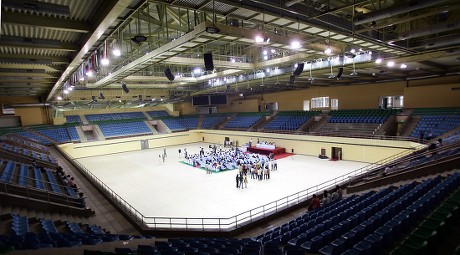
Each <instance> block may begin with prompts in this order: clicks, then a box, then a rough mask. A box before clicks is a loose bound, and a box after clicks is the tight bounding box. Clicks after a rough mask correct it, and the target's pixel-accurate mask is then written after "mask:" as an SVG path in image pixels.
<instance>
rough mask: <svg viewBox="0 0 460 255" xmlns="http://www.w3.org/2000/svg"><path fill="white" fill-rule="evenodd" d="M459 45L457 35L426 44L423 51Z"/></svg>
mask: <svg viewBox="0 0 460 255" xmlns="http://www.w3.org/2000/svg"><path fill="white" fill-rule="evenodd" d="M459 43H460V37H459V36H458V35H453V36H449V37H446V38H444V39H439V40H436V41H434V42H432V43H427V44H425V45H424V46H425V49H434V48H440V47H447V46H451V45H455V44H459Z"/></svg>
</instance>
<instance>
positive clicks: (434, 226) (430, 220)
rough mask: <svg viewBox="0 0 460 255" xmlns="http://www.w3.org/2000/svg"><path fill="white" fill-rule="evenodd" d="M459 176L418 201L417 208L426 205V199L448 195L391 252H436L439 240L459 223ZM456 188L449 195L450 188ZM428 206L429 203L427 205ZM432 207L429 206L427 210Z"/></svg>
mask: <svg viewBox="0 0 460 255" xmlns="http://www.w3.org/2000/svg"><path fill="white" fill-rule="evenodd" d="M458 184H459V181H458V178H455V176H454V177H450V178H448V179H447V180H446V181H445V182H444V183H443V185H439V186H437V187H436V188H435V189H433V190H432V191H430V192H429V193H428V194H427V195H425V196H424V197H422V199H421V200H422V201H420V202H418V201H417V202H416V203H418V205H417V204H416V205H415V206H416V208H417V207H418V208H422V207H423V206H425V203H424V201H423V200H425V201H429V200H432V201H435V200H437V199H438V198H440V199H442V198H443V197H448V198H447V199H446V200H445V201H444V202H442V204H441V205H440V206H439V207H437V208H436V205H435V204H436V203H435V202H433V203H432V204H433V205H434V206H433V207H434V208H436V209H435V210H434V212H432V213H431V214H430V215H429V216H428V217H427V218H425V219H423V220H422V221H421V222H420V223H419V224H418V226H416V228H415V229H414V230H413V231H412V232H411V233H410V234H409V235H408V236H407V237H406V238H405V239H404V240H403V241H402V242H401V243H400V244H399V245H398V246H397V247H396V248H395V249H394V250H393V251H392V252H391V253H390V254H392V255H399V254H436V253H437V248H438V246H439V241H442V240H444V238H445V237H446V235H448V233H447V232H448V231H450V230H452V228H454V227H455V225H458V219H459V217H460V188H458ZM453 189H456V191H455V192H453V194H452V195H450V196H449V195H448V194H449V191H450V190H453ZM426 207H428V205H427V206H426ZM431 209H432V208H429V207H428V208H427V211H429V210H431Z"/></svg>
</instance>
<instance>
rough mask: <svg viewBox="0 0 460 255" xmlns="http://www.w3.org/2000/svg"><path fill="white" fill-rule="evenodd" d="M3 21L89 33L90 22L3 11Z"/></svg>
mask: <svg viewBox="0 0 460 255" xmlns="http://www.w3.org/2000/svg"><path fill="white" fill-rule="evenodd" d="M2 19H3V23H5V24H16V25H22V26H32V27H41V28H46V29H51V30H60V31H66V32H74V33H88V32H89V31H90V30H89V24H86V23H84V22H79V21H73V20H69V19H61V18H54V17H51V16H38V15H29V14H24V13H17V12H15V13H12V12H3V13H2Z"/></svg>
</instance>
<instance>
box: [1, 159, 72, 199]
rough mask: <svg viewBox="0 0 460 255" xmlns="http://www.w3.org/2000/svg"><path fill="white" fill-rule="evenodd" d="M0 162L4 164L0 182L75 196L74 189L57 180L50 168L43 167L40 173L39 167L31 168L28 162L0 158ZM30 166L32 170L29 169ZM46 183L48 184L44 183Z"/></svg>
mask: <svg viewBox="0 0 460 255" xmlns="http://www.w3.org/2000/svg"><path fill="white" fill-rule="evenodd" d="M0 162H1V164H0V166H2V167H3V165H4V167H3V169H0V173H1V175H0V182H4V183H9V184H17V185H19V186H22V187H29V186H30V187H32V188H36V189H40V190H49V191H51V192H54V193H56V194H58V195H64V196H70V197H73V198H77V193H76V192H75V190H74V189H73V188H71V187H68V186H65V185H63V183H62V182H60V181H58V179H57V177H56V175H55V173H54V172H53V171H52V170H51V169H48V168H45V169H43V173H42V170H41V169H40V168H38V167H34V168H32V166H31V165H29V164H25V163H17V162H15V161H13V160H5V159H0ZM31 168H32V172H31V171H30V169H31ZM2 170H3V171H2ZM17 171H19V174H17ZM43 174H44V176H43ZM44 177H45V178H44ZM47 183H48V186H47V185H46V184H47Z"/></svg>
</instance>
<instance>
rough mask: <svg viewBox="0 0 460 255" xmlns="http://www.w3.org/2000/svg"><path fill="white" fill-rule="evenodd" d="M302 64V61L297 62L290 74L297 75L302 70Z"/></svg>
mask: <svg viewBox="0 0 460 255" xmlns="http://www.w3.org/2000/svg"><path fill="white" fill-rule="evenodd" d="M303 66H304V63H298V64H297V68H296V69H295V70H294V72H293V73H292V74H293V75H295V76H299V75H300V74H301V73H302V71H303Z"/></svg>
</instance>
